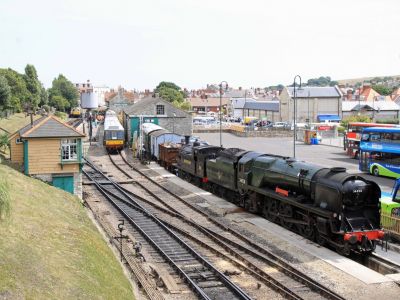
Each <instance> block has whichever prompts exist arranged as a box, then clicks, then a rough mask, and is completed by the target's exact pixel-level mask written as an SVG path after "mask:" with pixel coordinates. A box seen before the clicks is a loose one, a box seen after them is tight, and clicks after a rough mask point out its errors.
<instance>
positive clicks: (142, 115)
mask: <svg viewBox="0 0 400 300" xmlns="http://www.w3.org/2000/svg"><path fill="white" fill-rule="evenodd" d="M123 112H124V113H123V123H124V127H125V128H126V129H127V138H128V140H129V142H130V144H132V142H134V137H137V136H139V135H140V123H141V122H143V123H147V122H150V123H154V124H157V125H159V126H161V127H163V128H164V129H166V130H168V131H170V132H172V133H176V134H181V135H191V134H192V125H193V123H192V116H191V114H190V113H188V112H186V111H183V110H181V109H179V108H176V107H175V106H173V105H172V104H171V103H170V102H168V101H165V100H164V99H162V98H160V97H147V98H143V99H141V100H140V101H139V102H136V103H134V104H130V105H128V106H126V107H124V110H123Z"/></svg>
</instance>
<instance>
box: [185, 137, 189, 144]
mask: <svg viewBox="0 0 400 300" xmlns="http://www.w3.org/2000/svg"><path fill="white" fill-rule="evenodd" d="M189 139H190V135H185V145H187V144H189Z"/></svg>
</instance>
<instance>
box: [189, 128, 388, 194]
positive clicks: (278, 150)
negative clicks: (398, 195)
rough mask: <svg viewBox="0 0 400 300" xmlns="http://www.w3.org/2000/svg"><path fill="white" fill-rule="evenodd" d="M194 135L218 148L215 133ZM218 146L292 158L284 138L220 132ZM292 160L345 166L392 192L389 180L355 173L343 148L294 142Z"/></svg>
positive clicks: (353, 162)
mask: <svg viewBox="0 0 400 300" xmlns="http://www.w3.org/2000/svg"><path fill="white" fill-rule="evenodd" d="M195 135H196V136H199V137H200V138H201V139H203V140H206V141H207V142H209V143H210V144H212V145H219V133H196V134H195ZM222 144H223V145H224V147H229V148H230V147H232V148H242V149H246V150H253V151H258V152H262V153H271V154H279V155H283V156H293V139H292V138H287V137H280V138H266V137H254V138H243V137H238V136H235V135H233V134H230V133H222ZM296 158H298V159H301V160H304V161H307V162H311V163H314V164H318V165H321V166H324V167H345V168H346V169H347V171H348V172H349V173H352V174H360V175H362V176H363V177H365V178H367V179H369V180H373V181H375V182H377V183H378V184H379V186H380V187H381V189H382V191H384V192H390V191H391V190H392V186H393V183H394V180H393V179H391V178H384V177H374V176H372V175H368V174H363V173H360V171H359V170H358V161H357V160H355V159H351V158H349V157H347V156H346V155H345V152H344V151H343V148H339V147H333V146H324V145H305V144H304V143H300V142H298V143H296Z"/></svg>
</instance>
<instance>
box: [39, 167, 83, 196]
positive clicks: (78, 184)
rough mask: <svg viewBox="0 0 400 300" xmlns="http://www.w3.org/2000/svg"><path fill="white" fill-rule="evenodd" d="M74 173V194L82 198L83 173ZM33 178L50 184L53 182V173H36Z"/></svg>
mask: <svg viewBox="0 0 400 300" xmlns="http://www.w3.org/2000/svg"><path fill="white" fill-rule="evenodd" d="M73 175H74V195H75V196H78V197H79V198H80V199H82V173H80V172H78V173H73ZM32 177H33V178H36V179H39V180H41V181H43V182H46V183H48V184H50V185H51V184H52V182H53V175H52V174H35V175H32Z"/></svg>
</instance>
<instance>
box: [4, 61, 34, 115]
mask: <svg viewBox="0 0 400 300" xmlns="http://www.w3.org/2000/svg"><path fill="white" fill-rule="evenodd" d="M0 75H3V76H4V77H5V78H6V79H7V82H8V85H9V86H10V88H11V100H10V108H12V109H13V110H14V111H16V112H20V111H21V110H22V106H23V104H24V103H25V102H26V101H28V98H29V91H28V89H27V88H26V82H25V80H24V78H23V75H22V74H20V73H18V72H16V71H14V70H13V69H10V68H8V69H0Z"/></svg>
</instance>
